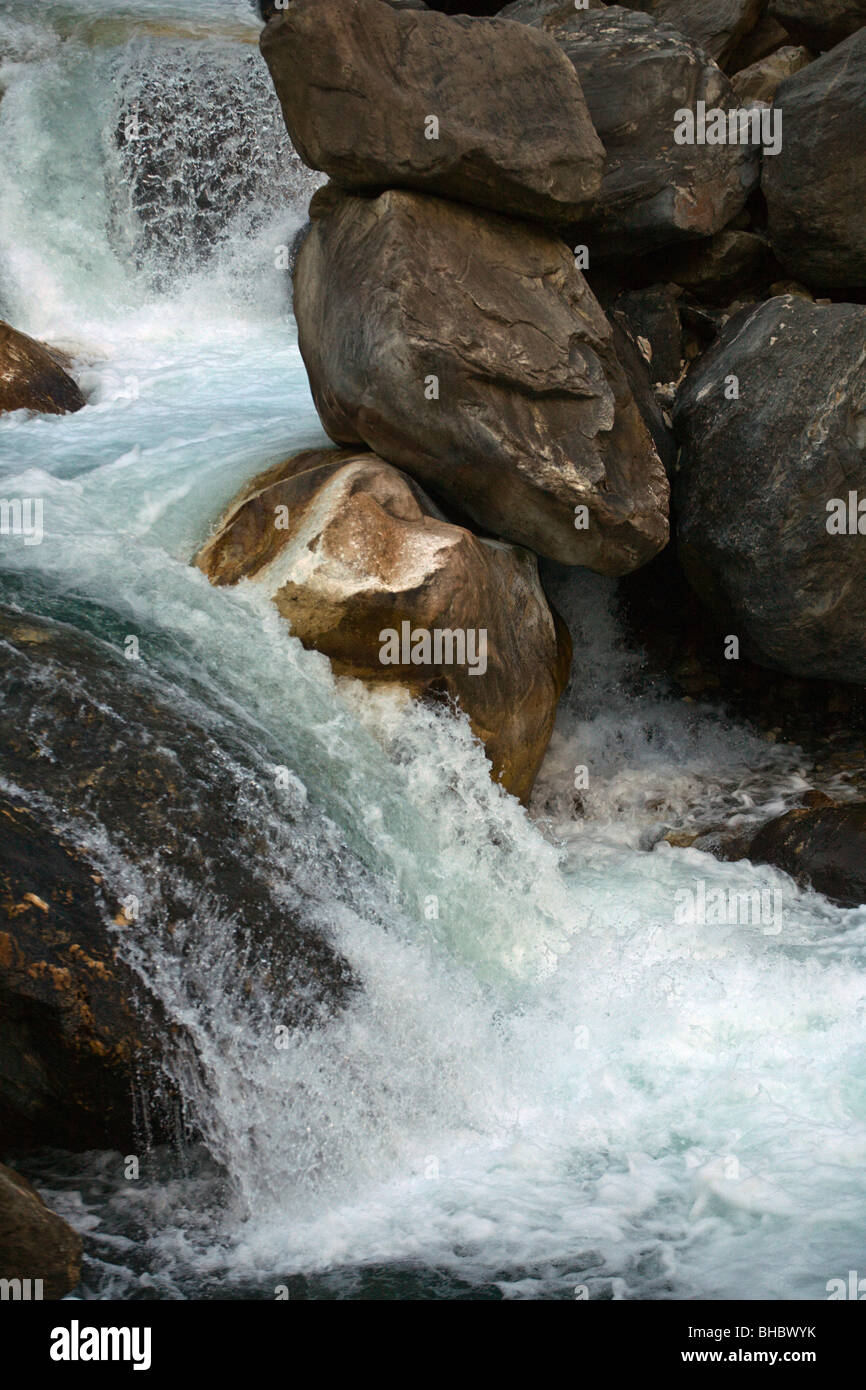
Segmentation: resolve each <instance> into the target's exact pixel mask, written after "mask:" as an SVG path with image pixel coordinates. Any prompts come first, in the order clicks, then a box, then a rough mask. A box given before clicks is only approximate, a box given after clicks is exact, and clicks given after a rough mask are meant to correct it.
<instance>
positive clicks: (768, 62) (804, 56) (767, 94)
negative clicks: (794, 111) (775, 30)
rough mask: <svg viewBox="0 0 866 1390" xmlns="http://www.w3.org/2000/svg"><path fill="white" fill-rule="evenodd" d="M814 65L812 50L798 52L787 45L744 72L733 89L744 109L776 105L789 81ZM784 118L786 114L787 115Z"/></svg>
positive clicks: (737, 76)
mask: <svg viewBox="0 0 866 1390" xmlns="http://www.w3.org/2000/svg"><path fill="white" fill-rule="evenodd" d="M812 61H813V55H812V54H811V53H810V52H809V50H808V48H797V47H795V46H794V45H793V44H786V45H785V47H784V48H779V49H777V50H776V52H775V53H771V54H770V56H769V57H767V58H761V59H760V61H759V62H757V63H752V64H751V66H750V67H747V68H743V69H742V70H741V71H740V72H738V73H735V75H734V76H733V77H732V78H731V85H732V87H733V89H734V91H735V92H736V94H737V100H738V101H739V102H740V104H741V105H742V106H751V105H752V104H753V103H754V102H756V101H765V102H768V103H770V102H772V101H774V100H775V96H776V92H777V91H778V89H779V86H780V84H781V83H782V82H784V80H785V78H786V77H793V75H794V73H795V72H800V71H802V69H803V68H806V67H808V66H809V64H810V63H811V62H812ZM783 116H784V113H783Z"/></svg>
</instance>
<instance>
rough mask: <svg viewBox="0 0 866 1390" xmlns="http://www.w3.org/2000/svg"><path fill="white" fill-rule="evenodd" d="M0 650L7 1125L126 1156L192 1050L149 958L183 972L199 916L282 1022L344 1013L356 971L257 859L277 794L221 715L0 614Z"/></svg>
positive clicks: (3, 1129)
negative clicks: (214, 719) (211, 725)
mask: <svg viewBox="0 0 866 1390" xmlns="http://www.w3.org/2000/svg"><path fill="white" fill-rule="evenodd" d="M0 646H2V651H3V661H2V665H0V779H2V781H0V786H2V787H3V788H7V789H8V788H14V792H13V791H11V790H4V791H3V793H2V799H0V1134H2V1135H3V1139H4V1142H5V1143H6V1145H8V1146H9V1147H10V1148H26V1147H31V1146H33V1145H51V1146H58V1147H63V1148H69V1149H84V1148H118V1149H121V1151H122V1152H129V1151H130V1148H129V1146H131V1145H135V1144H140V1143H141V1142H143V1141H144V1140H145V1139H146V1138H147V1137H148V1135H153V1136H155V1137H167V1136H170V1135H171V1134H172V1133H173V1130H174V1128H175V1105H176V1093H175V1091H174V1088H173V1087H172V1086H170V1085H169V1084H168V1083H167V1082H166V1081H165V1078H164V1075H163V1070H162V1063H163V1060H164V1058H165V1057H166V1054H167V1053H173V1051H174V1049H175V1046H177V1047H179V1048H181V1049H182V1050H183V1055H184V1058H185V1061H184V1066H185V1068H186V1069H187V1074H190V1073H189V1072H188V1068H189V1066H190V1065H194V1060H195V1049H194V1046H193V1044H192V1043H191V1042H190V1040H189V1039H188V1038H186V1036H185V1032H184V1028H183V1022H182V1020H183V1003H182V1000H181V1001H180V1002H179V1007H178V1011H177V1014H175V1015H169V1014H167V1012H166V1006H164V1005H163V1004H161V1003H160V1000H159V999H157V998H156V997H154V995H153V993H152V992H151V989H150V987H149V986H148V984H146V983H145V977H146V978H147V979H151V978H153V977H152V975H150V974H148V971H149V970H150V969H152V968H153V966H154V959H155V957H159V959H161V960H162V961H163V962H164V966H163V967H162V968H163V970H165V971H168V972H169V974H170V967H169V965H168V962H169V961H171V960H172V959H173V958H176V959H177V961H178V968H179V972H180V977H181V978H183V977H184V976H185V974H186V973H187V964H188V962H189V961H191V960H193V959H194V958H195V953H196V952H197V951H198V950H199V949H200V945H201V939H202V938H201V932H202V930H204V929H205V928H206V927H210V924H211V923H213V922H214V921H219V920H220V919H221V917H222V918H224V919H225V920H226V921H228V922H232V923H234V924H236V925H235V927H234V930H235V932H236V935H237V940H238V942H239V946H238V951H239V955H240V956H241V957H242V958H243V959H244V960H245V966H244V979H245V982H246V985H248V990H249V996H250V998H252V999H256V998H259V997H263V996H264V997H270V996H271V994H272V993H273V992H276V993H277V996H278V1009H279V1013H278V1017H279V1019H280V1021H281V1022H284V1023H286V1024H289V1025H295V1024H297V1025H303V1024H305V1023H307V1022H311V1021H314V1020H316V1019H318V1018H319V1017H320V1016H321V1014H322V1012H323V1011H326V1010H331V1009H334V1008H337V1007H339V1005H340V1003H341V1001H342V1000H343V998H344V997H346V994H347V991H348V990H349V989H350V988H351V987H352V980H351V976H350V973H349V971H348V967H347V966H346V964H345V962H343V961H342V960H341V959H340V958H339V957H338V956H337V955H336V953H335V952H334V951H333V950H332V949H331V947H330V946H329V945H328V943H327V942H326V941H325V940H324V939H323V938H322V936H321V934H320V933H319V931H318V929H317V928H316V926H315V924H314V923H313V920H312V914H311V913H310V914H304V912H303V910H302V893H301V891H300V890H299V891H298V893H297V894H296V896H295V900H293V901H297V908H295V906H292V907H291V908H287V907H286V904H285V899H284V897H281V895H280V892H279V884H277V886H276V887H272V886H271V884H270V881H269V876H268V874H267V873H266V872H262V868H261V865H262V862H263V854H264V848H263V845H264V844H265V843H266V841H265V826H266V824H267V813H268V806H269V801H268V796H269V795H274V796H275V795H276V793H272V792H270V791H269V788H267V787H262V788H258V786H257V783H256V781H255V780H254V779H253V778H251V777H250V775H249V774H248V773H246V772H244V773H241V771H240V770H239V769H241V768H242V767H243V768H246V767H247V765H248V764H247V763H246V762H243V761H242V760H243V759H244V757H245V753H244V745H243V742H242V736H235V734H234V731H233V729H232V727H231V725H230V724H228V725H227V727H224V728H221V729H220V731H219V738H216V737H215V736H214V735H213V733H212V731H210V730H209V729H206V728H203V727H201V726H200V725H198V724H196V723H195V722H192V721H191V720H190V718H189V716H188V715H187V714H185V713H183V712H182V710H183V707H184V706H183V702H182V701H181V700H180V699H179V698H178V692H177V691H176V690H175V689H174V687H172V686H171V685H162V684H161V683H160V682H159V681H158V680H157V678H156V677H151V676H149V675H148V674H147V673H146V671H145V670H144V669H143V668H144V663H143V662H130V661H127V660H125V659H124V657H123V655H122V651H123V648H122V646H121V647H120V650H118V649H117V648H114V647H112V646H110V645H109V644H107V643H106V642H102V641H97V640H96V639H94V638H92V637H89V636H87V634H86V633H85V632H83V631H80V630H76V629H74V628H70V627H66V626H64V625H62V624H58V623H54V622H51V621H48V620H46V619H44V618H39V617H35V616H26V615H22V614H20V613H17V612H13V611H10V610H9V609H6V608H0ZM236 737H237V741H236ZM268 772H269V773H270V769H268ZM279 814H280V817H281V824H285V825H286V826H287V827H289V826H293V825H294V824H295V823H296V821H297V820H299V819H300V818H301V817H303V819H304V822H305V823H309V820H310V815H311V812H310V808H309V807H306V808H302V809H299V810H298V811H297V813H296V812H295V810H294V809H293V806H292V804H291V802H290V801H289V800H287V797H286V794H285V793H282V794H281V795H280V799H279ZM295 837H296V838H297V839H298V843H299V844H300V833H299V832H297V831H296V832H295ZM293 853H294V854H296V855H301V850H300V849H298V850H295V849H294V841H293V844H292V845H291V846H289V845H286V846H285V847H282V848H281V851H280V873H279V880H280V882H282V883H283V884H288V883H289V881H290V879H291V877H292V874H293V870H294V860H293ZM300 867H301V868H302V869H304V870H305V869H306V865H305V864H304V863H303V861H301V863H300ZM130 895H132V898H134V899H137V900H138V907H135V905H134V903H133V901H132V899H131V898H130ZM199 913H205V914H206V923H205V924H202V925H199V924H198V922H197V914H199ZM145 932H146V941H147V954H146V956H145V958H144V967H143V973H140V972H139V970H138V969H137V968H134V964H133V963H134V962H136V961H138V960H139V959H140V956H139V944H140V939H141V938H142V936H143V934H144V933H145ZM191 987H192V986H191ZM133 1151H135V1150H133ZM139 1151H140V1150H139Z"/></svg>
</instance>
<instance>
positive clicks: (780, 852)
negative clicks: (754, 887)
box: [717, 802, 866, 907]
mask: <svg viewBox="0 0 866 1390" xmlns="http://www.w3.org/2000/svg"><path fill="white" fill-rule="evenodd" d="M717 853H719V854H720V857H722V858H725V859H751V860H752V861H753V862H754V863H756V864H773V865H774V866H775V867H776V868H777V869H783V870H784V872H785V873H786V874H790V875H791V877H792V878H795V879H796V880H797V883H798V884H799V885H800V887H802V888H814V890H815V892H816V893H823V894H824V895H825V897H828V898H831V899H832V901H833V902H836V903H839V904H841V906H842V907H859V906H860V904H861V903H866V804H864V803H862V802H852V803H850V804H848V805H842V806H833V805H830V806H809V807H796V808H795V809H794V810H793V811H788V812H787V813H786V814H785V815H784V816H778V817H777V818H776V819H775V820H772V821H770V822H769V823H768V824H767V825H763V826H761V828H760V830H759V831H758V832H757V834H755V835H753V836H751V837H746V839H742V838H741V839H739V840H736V841H734V842H733V843H732V844H729V845H726V846H723V847H722V848H721V850H720V851H717Z"/></svg>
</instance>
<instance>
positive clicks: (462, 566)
mask: <svg viewBox="0 0 866 1390" xmlns="http://www.w3.org/2000/svg"><path fill="white" fill-rule="evenodd" d="M197 563H198V565H199V567H200V568H201V569H202V570H203V571H204V572H205V574H207V575H208V577H209V578H210V579H211V580H212V582H213V583H215V584H234V583H237V581H238V580H239V579H241V578H244V577H249V578H255V579H256V580H257V581H258V582H259V583H261V584H262V585H264V586H265V587H266V589H267V590H268V592H269V594H270V596H271V598H272V599H273V602H274V603H275V604H276V606H277V608H278V609H279V611H280V612H281V613H282V614H283V616H284V617H286V618H287V619H288V620H289V623H290V624H291V628H292V632H293V633H294V635H295V636H296V637H298V638H299V639H300V640H301V641H302V642H303V643H304V645H305V646H307V647H312V648H314V649H315V650H316V651H320V652H324V653H325V654H326V655H327V656H328V657H330V659H331V663H332V665H333V668H334V671H335V673H336V674H337V675H349V676H354V677H357V678H358V679H360V680H364V681H367V682H370V683H374V684H379V683H381V682H385V683H390V684H399V685H401V686H402V687H404V688H405V689H406V690H407V691H408V692H409V693H410V694H412V695H414V696H421V695H431V694H432V695H434V696H435V697H436V698H438V699H450V700H454V701H456V702H457V703H458V704H459V706H460V708H461V709H463V710H464V711H465V712H466V713H467V714H468V716H469V720H470V723H471V725H472V728H473V730H474V731H475V733H476V734H477V736H478V737H479V738H480V739H481V741H482V742H483V744H484V747H485V750H486V752H487V755H488V757H489V758H490V760H491V763H492V765H493V767H492V771H493V776H494V778H495V779H496V780H497V781H499V782H501V783H502V785H503V786H504V787H505V788H506V790H507V791H510V792H512V793H513V794H514V795H515V796H518V797H520V798H521V799H522V800H526V799H527V798H528V796H529V792H530V791H531V789H532V783H533V781H534V779H535V775H536V773H537V771H538V768H539V766H540V764H541V760H542V758H543V756H544V752H545V749H546V747H547V744H548V741H549V739H550V734H551V731H552V728H553V720H554V716H555V713H556V705H557V701H558V699H559V696H560V695H561V693H562V690H563V689H564V687H565V683H566V681H567V679H568V669H569V665H570V661H571V644H570V641H569V638H568V634H567V632H566V631H565V629H564V627H563V625H562V623H561V622H559V621H558V620H555V619H554V616H553V614H552V613H551V611H550V609H549V607H548V605H547V601H546V599H545V597H544V593H543V591H542V589H541V585H540V582H539V578H538V568H537V563H536V560H535V556H534V555H531V554H529V552H528V551H525V550H521V549H519V548H517V547H515V546H510V545H504V544H503V543H502V542H501V541H492V540H483V539H479V538H478V537H477V536H474V535H473V534H472V532H471V531H467V530H465V529H464V528H463V527H461V526H454V525H451V524H450V523H449V522H447V521H446V520H445V519H444V517H443V516H442V514H441V512H440V511H439V510H438V508H436V507H435V505H434V504H433V503H432V502H431V500H430V499H429V498H428V497H426V496H425V494H424V493H423V492H422V490H421V489H420V488H419V487H418V486H417V484H416V483H414V482H412V481H411V479H409V478H407V477H406V475H405V474H403V473H400V472H398V471H397V469H395V468H392V467H391V466H390V465H389V464H387V463H384V462H383V461H382V460H381V459H380V458H378V457H377V456H376V455H375V454H369V453H362V454H356V453H353V452H352V451H351V450H333V449H331V450H328V449H325V450H312V451H310V452H307V453H303V454H299V455H297V456H296V457H294V458H292V459H289V460H288V461H287V462H285V463H281V464H279V465H277V466H276V467H275V468H273V469H271V470H269V472H268V473H265V474H263V475H262V476H261V477H259V478H256V479H255V480H254V481H253V482H252V483H251V484H250V485H249V487H248V488H246V489H245V490H244V492H243V493H242V494H241V496H240V498H239V499H238V501H237V502H236V503H235V504H234V505H233V506H232V508H231V509H230V510H229V512H228V514H227V516H226V517H225V519H224V520H223V522H222V523H221V525H220V527H219V529H218V531H217V533H216V535H215V536H214V537H213V539H212V540H210V541H209V542H208V543H207V545H206V546H205V547H204V549H203V550H202V552H201V554H200V555H199V557H198V560H197ZM404 624H405V625H406V626H407V627H408V628H409V629H410V630H411V633H413V634H416V635H417V634H424V633H427V634H433V637H432V638H431V642H430V648H429V650H426V651H425V650H424V646H423V637H422V638H421V640H419V641H418V644H417V646H415V648H414V651H415V655H413V656H412V659H411V660H408V659H406V658H407V652H406V651H403V652H402V653H400V658H399V659H398V660H397V661H393V662H391V661H383V653H384V654H385V655H386V656H391V655H394V654H396V653H395V652H390V651H388V650H387V647H386V645H384V644H385V642H386V639H385V637H384V634H385V633H386V632H394V633H396V634H397V635H398V638H402V636H403V630H404ZM437 630H438V631H439V632H441V633H444V634H445V637H444V638H443V639H442V640H441V641H440V644H439V648H438V649H437V645H436V642H435V632H436V631H437ZM482 631H483V634H484V635H483V638H481V639H479V636H478V634H479V633H481V632H482ZM461 652H462V658H463V659H460V656H461ZM409 655H411V653H409ZM455 658H456V659H455ZM479 658H483V659H479Z"/></svg>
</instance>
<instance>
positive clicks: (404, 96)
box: [261, 0, 604, 224]
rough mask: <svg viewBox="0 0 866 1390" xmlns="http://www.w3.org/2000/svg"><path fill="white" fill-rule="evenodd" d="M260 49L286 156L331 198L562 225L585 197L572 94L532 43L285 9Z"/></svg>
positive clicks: (320, 8) (406, 21) (554, 56)
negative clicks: (422, 197) (412, 194)
mask: <svg viewBox="0 0 866 1390" xmlns="http://www.w3.org/2000/svg"><path fill="white" fill-rule="evenodd" d="M261 48H262V53H263V54H264V57H265V59H266V61H267V64H268V67H269V68H270V71H271V75H272V77H273V80H274V85H275V87H276V89H277V95H278V97H279V99H280V103H281V105H282V108H283V115H284V116H285V120H286V126H287V128H288V131H289V134H290V135H291V137H292V141H293V143H294V145H295V147H296V149H297V150H298V153H299V154H300V156H301V158H302V159H303V160H304V161H305V162H306V163H307V164H308V165H310V167H311V168H313V169H322V170H324V171H325V172H326V173H327V174H329V175H330V177H331V178H332V179H334V180H335V181H336V182H338V183H340V184H341V185H342V186H343V187H346V188H350V189H354V190H358V191H366V192H378V191H379V190H381V189H383V188H413V189H419V190H421V191H424V192H428V193H436V194H439V195H441V196H443V197H447V198H454V199H458V200H460V201H463V202H468V203H474V204H476V205H478V206H481V207H489V208H493V209H496V210H498V211H502V212H507V213H511V214H515V215H517V216H520V217H528V218H532V219H534V220H541V221H552V222H556V223H562V224H566V223H569V222H573V221H575V220H576V219H577V218H578V217H580V216H582V215H583V214H584V213H585V212H586V210H587V208H588V206H589V204H590V202H591V201H592V199H593V197H594V195H595V193H596V192H597V191H598V188H599V184H600V182H601V167H602V161H603V159H604V149H603V147H602V145H601V142H600V141H599V139H598V137H597V135H596V133H595V131H594V130H593V127H592V122H591V121H590V118H589V114H588V112H587V109H586V103H585V102H584V100H583V96H582V94H581V90H580V84H579V82H578V80H577V78H576V77H575V74H574V71H573V70H572V68H571V67H570V65H569V64H568V63H567V62H566V61H565V60H564V59H563V56H562V54H561V53H560V51H559V49H558V48H557V46H556V44H555V43H554V42H553V41H552V40H551V39H549V38H547V37H546V36H545V35H543V34H540V33H536V32H535V31H534V30H528V29H526V28H523V27H521V28H515V27H514V26H512V25H510V24H506V23H503V22H502V21H500V20H494V19H491V20H488V19H471V18H468V17H467V16H465V15H464V16H461V17H455V18H451V17H448V16H445V15H441V14H436V13H433V12H429V13H417V12H415V11H400V12H398V11H395V10H393V9H390V8H389V7H388V6H387V5H383V4H382V3H380V0H296V2H295V3H294V4H293V5H292V6H291V7H290V9H289V10H287V11H286V13H285V15H284V16H283V17H282V18H281V19H275V20H273V21H272V22H271V23H270V24H269V25H268V26H267V28H266V29H265V31H264V33H263V35H262V40H261ZM434 122H435V124H433V123H434Z"/></svg>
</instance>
